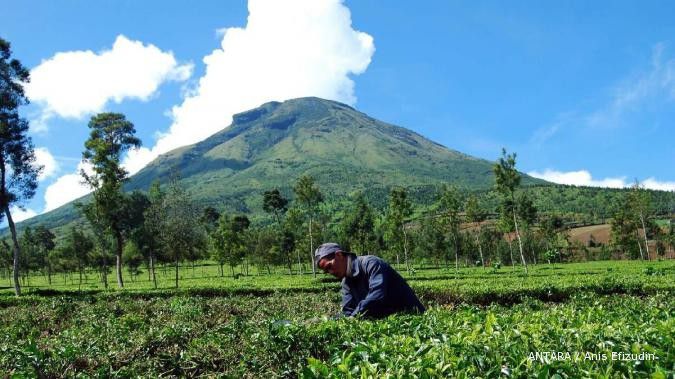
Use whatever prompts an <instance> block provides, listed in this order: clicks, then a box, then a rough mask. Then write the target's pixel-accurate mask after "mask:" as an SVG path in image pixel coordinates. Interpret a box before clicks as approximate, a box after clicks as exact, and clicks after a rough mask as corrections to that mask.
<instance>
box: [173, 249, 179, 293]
mask: <svg viewBox="0 0 675 379" xmlns="http://www.w3.org/2000/svg"><path fill="white" fill-rule="evenodd" d="M174 265H175V268H176V288H178V253H176V259H175V261H174Z"/></svg>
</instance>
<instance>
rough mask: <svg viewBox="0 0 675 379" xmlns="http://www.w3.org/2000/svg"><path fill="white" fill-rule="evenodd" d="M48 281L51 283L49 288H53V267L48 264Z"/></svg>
mask: <svg viewBox="0 0 675 379" xmlns="http://www.w3.org/2000/svg"><path fill="white" fill-rule="evenodd" d="M47 281H48V282H49V286H50V287H51V285H52V265H51V264H47Z"/></svg>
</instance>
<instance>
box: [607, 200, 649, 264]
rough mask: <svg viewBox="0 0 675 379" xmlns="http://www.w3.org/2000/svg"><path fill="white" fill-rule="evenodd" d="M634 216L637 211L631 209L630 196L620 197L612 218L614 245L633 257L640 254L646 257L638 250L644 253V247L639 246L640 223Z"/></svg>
mask: <svg viewBox="0 0 675 379" xmlns="http://www.w3.org/2000/svg"><path fill="white" fill-rule="evenodd" d="M634 216H635V213H633V211H632V209H631V201H630V197H629V196H625V197H624V198H623V199H619V203H618V204H617V206H616V211H615V212H614V214H613V215H612V220H611V227H612V245H614V248H615V249H616V250H619V251H621V252H623V253H628V254H629V256H630V257H631V258H633V259H634V258H637V257H638V256H639V257H641V258H643V259H644V257H642V255H638V252H637V251H636V250H638V249H639V252H640V254H642V248H641V247H639V245H640V242H639V240H638V237H637V235H638V224H637V220H636V219H635V217H634ZM636 245H637V246H636ZM636 247H638V249H636Z"/></svg>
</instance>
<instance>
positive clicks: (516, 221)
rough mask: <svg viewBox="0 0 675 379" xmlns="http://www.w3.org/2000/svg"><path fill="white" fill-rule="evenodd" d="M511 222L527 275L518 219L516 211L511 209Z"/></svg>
mask: <svg viewBox="0 0 675 379" xmlns="http://www.w3.org/2000/svg"><path fill="white" fill-rule="evenodd" d="M513 224H514V225H515V226H516V236H517V237H518V249H519V250H520V259H522V261H523V266H525V275H527V262H525V254H523V241H522V240H521V239H520V231H518V219H517V218H516V211H515V209H514V210H513Z"/></svg>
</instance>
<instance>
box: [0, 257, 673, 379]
mask: <svg viewBox="0 0 675 379" xmlns="http://www.w3.org/2000/svg"><path fill="white" fill-rule="evenodd" d="M202 270H203V273H202ZM171 275H172V273H171V272H169V273H167V274H166V275H165V276H164V275H161V276H160V288H158V289H152V285H151V283H150V282H148V281H147V275H141V276H139V277H138V279H137V280H136V281H134V282H133V283H132V282H131V281H130V280H128V281H127V289H125V290H122V291H119V290H107V291H104V290H101V288H100V287H98V285H97V284H96V280H97V279H96V278H94V277H93V275H90V278H89V279H90V280H89V281H87V282H86V285H85V286H83V287H82V290H81V291H78V283H77V276H75V277H74V282H71V281H70V279H69V278H66V280H65V282H66V283H65V284H63V282H64V280H63V278H62V277H56V278H55V280H54V282H53V284H54V286H53V288H51V289H48V288H47V286H46V285H45V284H46V283H44V282H43V280H44V279H43V278H37V277H34V278H31V284H32V285H33V286H32V287H27V288H25V289H26V291H25V293H26V296H22V297H20V298H16V297H14V296H13V294H12V293H11V292H10V291H9V289H5V290H3V291H2V292H0V377H2V376H9V377H38V376H43V377H64V376H66V377H72V376H83V377H91V376H95V377H131V376H133V377H136V376H141V377H158V376H169V377H196V376H203V377H218V376H224V377H373V378H379V377H387V376H389V377H439V378H443V377H449V376H454V377H497V376H505V377H506V376H510V377H554V376H556V375H557V377H570V378H575V377H652V378H672V377H673V375H675V319H674V318H673V312H674V311H675V296H673V294H674V293H675V262H673V261H663V262H626V261H621V262H589V263H583V264H565V265H539V266H534V267H532V268H531V270H530V275H528V276H527V277H526V276H524V275H523V274H522V272H521V270H520V269H517V270H516V271H513V270H512V269H511V268H510V267H505V268H501V269H498V270H493V269H482V268H465V269H461V270H460V271H459V273H455V271H454V270H452V269H451V270H435V269H428V270H426V269H425V270H417V272H416V273H415V274H414V275H410V276H407V279H408V281H409V283H410V284H411V286H412V287H413V288H414V289H415V290H416V292H417V293H418V294H419V295H420V297H421V298H422V301H423V302H424V303H425V304H426V305H427V306H428V308H429V311H428V312H427V313H425V314H424V315H395V316H391V317H389V318H387V319H385V320H378V321H364V320H353V319H338V320H333V319H331V318H330V317H331V316H333V315H335V314H336V313H337V312H338V311H339V300H340V295H339V293H338V290H339V283H337V282H335V281H333V280H330V279H329V278H328V277H327V276H325V275H320V276H318V277H317V278H316V279H315V278H313V277H312V276H311V275H307V274H305V275H293V276H290V275H281V274H277V275H269V276H247V277H240V278H238V279H234V278H231V277H225V278H221V277H219V276H218V275H217V267H216V266H198V267H196V268H195V277H194V278H192V276H191V275H192V269H191V268H186V269H183V270H182V271H181V275H182V277H183V279H182V280H181V283H180V285H181V288H179V289H178V290H176V289H173V288H171V286H172V284H173V283H172V281H171V279H172V276H171ZM202 275H203V276H202ZM141 279H143V280H141ZM640 354H641V355H640Z"/></svg>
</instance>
